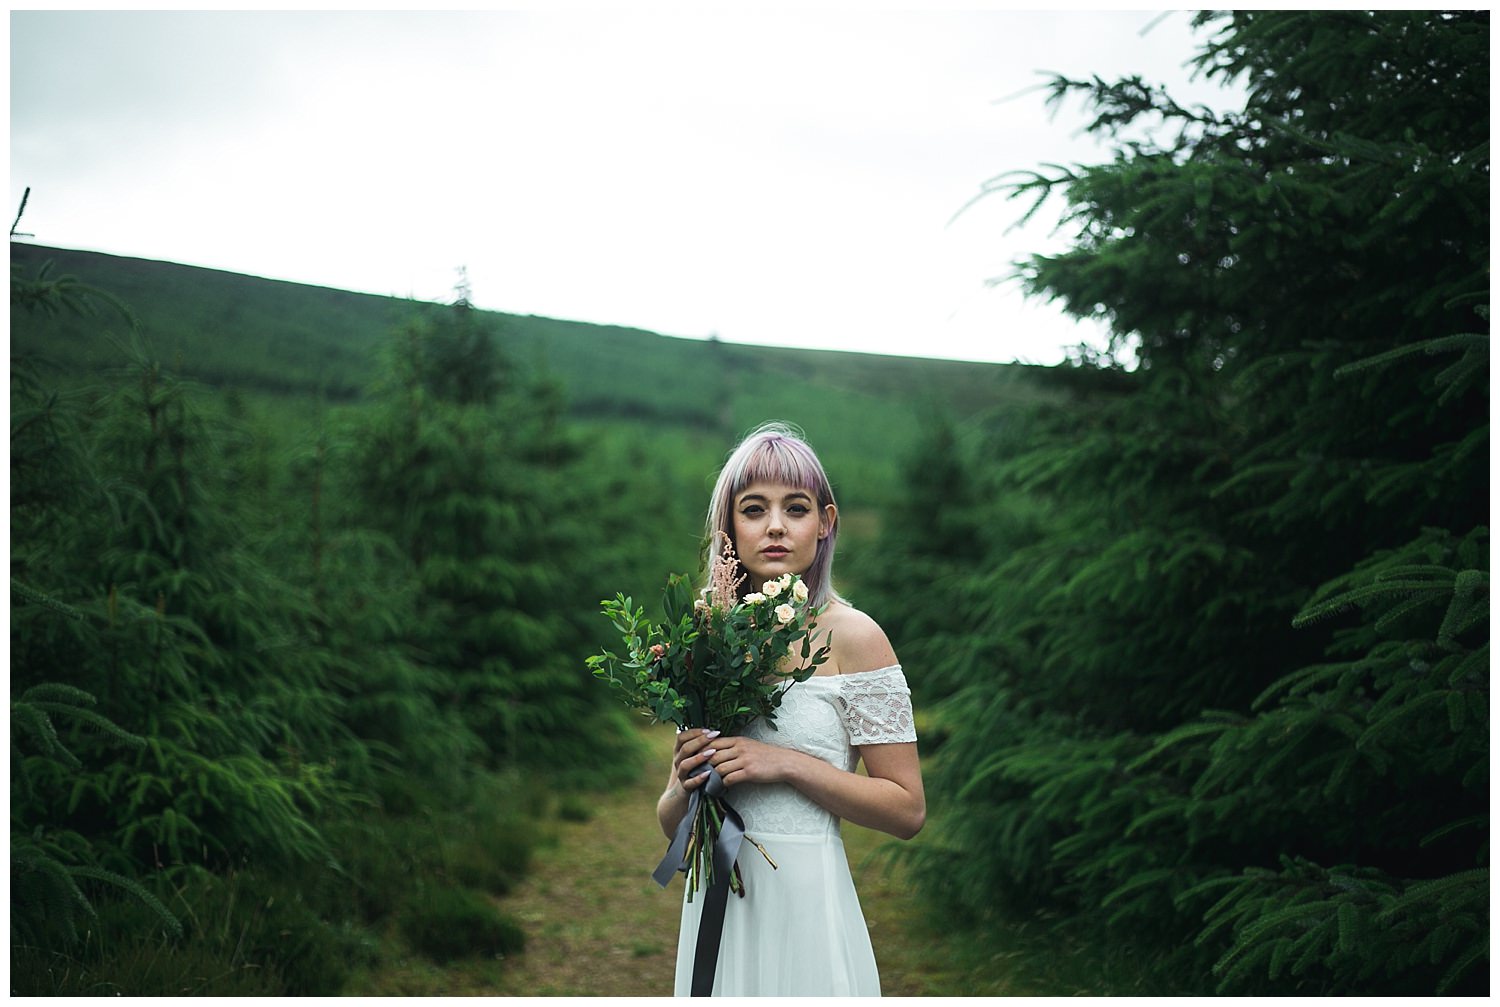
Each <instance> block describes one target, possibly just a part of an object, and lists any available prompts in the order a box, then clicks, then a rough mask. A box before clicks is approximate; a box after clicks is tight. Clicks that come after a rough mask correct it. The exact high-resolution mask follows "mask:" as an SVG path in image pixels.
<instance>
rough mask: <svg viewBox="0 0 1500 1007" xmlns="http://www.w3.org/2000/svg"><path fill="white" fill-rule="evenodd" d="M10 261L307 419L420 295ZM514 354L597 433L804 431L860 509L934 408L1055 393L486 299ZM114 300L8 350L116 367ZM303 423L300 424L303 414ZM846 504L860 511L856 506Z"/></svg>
mask: <svg viewBox="0 0 1500 1007" xmlns="http://www.w3.org/2000/svg"><path fill="white" fill-rule="evenodd" d="M11 263H12V268H13V270H18V271H19V274H20V275H22V276H26V277H33V276H36V275H37V273H38V271H39V270H41V269H42V268H43V266H44V264H49V263H50V265H48V266H47V268H48V269H49V274H48V275H50V276H53V277H61V276H69V275H70V276H73V277H76V278H77V279H78V280H79V281H80V282H82V283H85V284H87V285H89V286H91V287H94V288H97V289H99V290H102V291H105V292H107V293H108V294H111V295H113V296H114V297H117V298H118V299H119V300H120V301H121V302H123V303H124V304H125V305H127V306H128V307H129V309H130V310H131V311H132V312H133V313H134V315H135V317H136V319H137V320H138V323H139V328H140V331H141V333H142V334H143V336H144V337H145V339H146V340H147V341H148V345H149V346H150V348H151V352H152V354H153V355H154V356H155V357H156V358H157V359H160V360H161V361H163V363H165V364H166V365H167V366H169V367H171V368H172V369H174V370H175V371H177V372H178V373H180V374H181V375H183V376H185V377H188V378H191V379H193V380H195V381H197V382H199V383H200V384H203V385H206V386H208V387H209V388H212V389H217V390H220V391H230V390H233V391H235V392H236V393H237V394H238V395H239V396H240V397H241V398H243V399H245V400H248V401H251V402H259V403H262V404H263V405H264V404H267V403H274V406H269V407H268V408H271V409H272V410H273V411H275V412H279V413H282V414H283V416H288V415H298V416H301V417H302V418H304V419H305V417H306V415H307V413H306V410H307V409H309V408H311V407H312V406H314V405H315V404H316V403H318V402H323V403H334V404H337V403H339V402H352V401H354V400H357V399H359V398H360V397H361V396H362V395H363V393H364V391H365V389H366V388H367V387H368V386H369V385H370V383H371V382H372V381H373V380H374V379H375V378H376V376H377V374H378V372H379V369H380V356H381V351H382V347H383V346H384V345H385V343H386V342H387V341H388V340H389V339H390V338H391V336H392V334H393V333H394V332H395V331H396V330H397V329H398V328H399V326H400V325H401V324H402V323H403V322H404V321H406V320H408V319H410V318H411V317H412V316H413V315H414V314H415V313H417V312H418V311H419V310H421V309H422V308H423V305H421V304H419V303H417V302H413V301H408V300H404V299H401V298H394V297H382V296H377V295H372V294H359V293H352V292H349V291H343V290H333V289H329V288H325V287H316V286H310V285H307V284H301V283H290V282H285V281H280V280H268V279H262V278H258V277H252V276H244V275H240V274H237V273H229V272H224V271H221V270H214V269H203V268H199V267H194V266H183V265H178V264H175V263H169V262H158V261H151V260H145V259H136V258H127V257H122V256H115V255H105V254H102V253H98V252H85V251H71V250H65V249H57V248H47V247H44V246H39V245H28V244H23V243H17V242H12V243H11ZM483 314H485V315H486V316H488V317H491V318H492V319H493V320H494V321H495V323H496V324H497V328H498V331H499V333H500V337H501V343H502V345H503V346H504V347H505V349H506V351H507V353H508V354H509V355H510V356H511V358H512V359H513V360H515V361H517V362H518V363H520V364H522V365H525V366H529V367H531V368H532V369H534V370H538V371H545V372H547V373H548V374H550V375H551V376H553V377H554V378H555V379H556V380H558V381H559V382H560V383H561V385H562V386H563V388H564V389H565V395H566V398H567V402H568V408H569V412H570V413H571V414H572V416H573V417H574V418H575V419H577V420H578V421H580V423H581V424H582V425H583V426H584V428H585V429H587V430H590V431H592V432H593V433H595V434H596V435H597V436H599V437H602V438H620V439H622V440H641V439H643V440H641V444H642V447H643V448H644V449H645V450H647V451H652V452H660V451H670V452H672V453H674V454H675V455H678V456H680V457H679V461H680V462H681V463H682V464H684V466H686V467H693V466H697V467H699V468H701V469H702V470H703V471H708V470H710V469H711V468H712V467H713V465H714V464H715V463H716V462H717V461H719V460H721V459H722V457H723V453H724V452H725V451H726V450H727V449H728V448H729V446H730V445H731V444H732V442H733V440H734V439H735V438H736V437H737V436H738V435H739V434H741V433H743V432H744V431H745V430H746V429H748V428H749V427H751V426H753V425H755V424H756V423H758V422H760V421H762V420H766V419H771V418H777V419H786V420H790V421H792V422H795V423H797V424H799V425H800V426H802V427H803V428H804V429H805V430H806V431H807V432H808V435H809V438H810V439H811V440H812V441H813V443H815V444H816V445H818V447H819V449H820V451H821V452H822V453H823V454H824V457H825V460H826V462H827V464H828V465H829V467H830V470H831V471H833V472H834V473H835V475H836V477H837V478H838V479H839V481H840V482H841V483H843V484H845V485H847V486H850V487H853V488H856V489H857V491H858V492H857V497H858V498H862V502H863V504H865V505H873V504H875V503H877V502H879V500H880V499H882V498H884V497H885V496H886V495H887V493H888V492H889V488H890V485H891V481H892V479H893V477H894V465H895V462H896V460H897V459H898V458H900V457H901V456H902V455H903V454H904V453H905V452H906V451H907V450H909V448H910V446H911V445H912V443H913V434H914V432H915V428H916V426H917V424H918V422H919V421H920V419H921V418H923V417H924V416H926V415H929V414H933V413H938V412H942V413H946V414H947V415H949V416H952V417H954V418H958V419H963V418H966V417H971V416H974V415H976V414H978V413H981V412H983V411H985V410H988V409H991V408H993V407H995V406H996V405H997V404H1020V403H1024V402H1029V401H1033V400H1035V399H1036V398H1037V397H1038V396H1040V395H1044V394H1045V393H1044V392H1043V391H1041V389H1040V388H1039V387H1038V386H1037V384H1036V383H1035V382H1034V381H1032V380H1029V379H1028V375H1027V373H1026V372H1027V371H1028V368H1026V367H1023V366H1019V365H1004V364H985V363H966V362H959V361H947V360H924V359H920V358H914V357H894V356H882V355H877V354H864V353H845V352H833V351H824V350H797V349H787V348H778V347H759V346H746V345H738V344H728V343H723V342H718V341H712V340H708V341H704V340H693V339H682V338H674V337H670V336H662V335H658V334H656V333H652V332H646V331H643V330H640V329H632V328H625V327H620V326H609V325H592V324H587V323H583V322H571V321H564V320H559V319H552V318H542V317H538V316H535V315H512V314H505V313H500V312H484V313H483ZM125 329H126V325H125V324H124V323H123V321H122V320H121V319H120V318H119V317H118V316H111V315H110V314H109V313H107V312H106V313H104V314H101V315H99V316H97V317H80V316H77V315H66V314H64V315H58V316H53V317H50V318H42V319H38V318H37V317H36V316H34V315H17V314H16V313H15V312H14V311H13V314H12V336H11V338H12V352H13V353H28V354H34V355H37V356H39V357H41V358H43V359H44V360H46V361H48V362H49V363H50V364H51V365H53V366H54V367H55V368H56V370H57V372H58V373H59V374H60V375H61V376H62V378H63V380H68V381H72V380H76V379H78V378H81V377H86V376H89V375H94V374H97V373H99V372H101V371H103V370H106V369H108V368H111V367H114V366H116V365H118V364H119V363H120V362H121V355H120V351H119V349H118V348H117V347H116V346H114V345H113V344H112V343H111V341H110V340H109V338H108V335H107V334H108V333H109V332H111V331H113V332H114V333H115V334H116V335H119V334H122V333H123V332H124V330H125ZM299 422H300V421H299ZM851 516H853V515H851Z"/></svg>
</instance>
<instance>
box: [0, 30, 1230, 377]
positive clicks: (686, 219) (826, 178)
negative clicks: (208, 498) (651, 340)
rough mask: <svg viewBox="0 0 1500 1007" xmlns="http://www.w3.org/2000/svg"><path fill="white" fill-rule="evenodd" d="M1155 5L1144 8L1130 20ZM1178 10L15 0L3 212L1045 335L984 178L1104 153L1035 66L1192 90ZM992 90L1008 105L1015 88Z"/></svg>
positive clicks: (100, 242)
mask: <svg viewBox="0 0 1500 1007" xmlns="http://www.w3.org/2000/svg"><path fill="white" fill-rule="evenodd" d="M1148 26H1149V30H1146V29H1147V28H1148ZM1199 41H1201V38H1200V37H1199V36H1195V35H1194V33H1192V32H1191V31H1190V29H1189V14H1187V13H1172V14H1167V15H1160V14H1158V13H1156V12H1150V11H1142V12H1121V11H1110V12H1081V11H1057V12H1052V13H1031V12H1014V11H999V10H990V11H983V10H979V11H963V12H929V13H917V12H895V11H874V12H855V11H852V10H845V11H838V10H821V11H815V12H812V13H796V12H791V11H788V10H764V9H761V10H760V11H759V12H749V11H746V12H727V11H704V10H689V11H675V12H673V11H667V10H661V9H656V10H636V11H629V12H626V11H607V10H606V11H598V10H596V11H582V10H573V11H566V10H565V11H560V12H548V11H542V10H523V11H507V12H488V13H435V14H396V13H352V12H351V13H328V14H295V13H255V12H251V13H240V14H229V13H201V12H164V13H130V12H103V13H99V12H94V13H88V12H31V13H27V12H14V13H12V14H11V21H10V42H11V179H10V194H11V203H10V205H11V207H12V211H11V212H12V213H14V208H15V207H16V206H18V205H19V202H20V197H21V192H22V190H23V189H24V188H25V187H26V186H30V187H31V189H32V194H31V202H30V205H29V206H28V208H27V211H26V216H25V218H24V220H23V221H22V226H21V228H20V229H21V230H22V231H26V232H31V233H33V234H34V235H35V237H34V238H32V239H28V240H33V241H35V242H38V243H40V244H50V245H57V246H63V247H68V248H85V249H95V250H99V251H105V252H113V253H116V254H122V255H134V256H140V257H144V258H152V259H167V260H171V261H174V262H184V263H191V264H195V265H203V266H211V267H215V268H219V269H229V270H233V271H236V272H242V273H250V274H254V275H258V276H268V277H275V278H279V279H289V280H297V281H301V282H306V283H314V284H319V285H323V286H330V287H340V288H345V289H350V290H360V291H368V292H371V293H377V294H393V295H397V296H403V297H404V296H410V297H416V298H419V299H422V300H449V299H451V298H452V292H453V287H454V283H455V281H456V279H457V270H458V267H460V266H463V267H465V268H466V269H467V271H468V276H469V280H470V283H471V285H472V288H473V299H474V302H475V303H476V304H477V305H479V306H480V307H484V308H492V309H495V310H500V311H508V312H517V313H529V314H538V315H547V316H550V317H555V318H569V319H578V320H583V321H591V322H602V323H611V324H619V325H631V326H638V327H640V328H644V329H650V330H653V331H656V332H662V333H666V334H668V335H677V336H697V337H702V336H707V335H709V334H710V333H717V334H718V335H719V336H720V337H721V338H723V339H725V340H729V341H733V342H747V343H774V344H781V345H794V346H806V347H819V348H828V349H848V350H863V351H869V352H876V353H898V354H909V355H918V356H939V357H953V358H958V359H969V360H995V361H1010V360H1018V359H1019V360H1024V361H1030V362H1038V363H1052V362H1056V361H1058V360H1060V359H1062V357H1063V352H1064V351H1063V348H1064V347H1066V346H1068V345H1072V344H1075V343H1077V342H1078V341H1079V340H1080V339H1085V338H1096V336H1095V335H1094V332H1093V330H1092V329H1090V328H1084V327H1079V326H1077V325H1076V324H1075V323H1073V322H1072V321H1071V320H1069V319H1067V318H1065V317H1064V316H1063V315H1062V314H1061V313H1060V312H1059V311H1058V310H1057V309H1056V308H1055V307H1054V306H1050V305H1046V304H1043V303H1033V302H1027V301H1024V300H1023V299H1022V297H1021V295H1020V292H1019V290H1017V289H1016V287H1015V285H1014V284H1003V285H1000V286H998V287H997V286H991V285H988V284H987V282H986V281H987V280H989V279H991V278H995V277H1000V276H1004V275H1006V274H1007V273H1008V272H1009V267H1010V263H1011V262H1012V261H1013V260H1014V259H1016V258H1017V257H1019V256H1021V255H1022V254H1024V253H1027V252H1032V251H1045V250H1049V249H1054V248H1056V247H1058V245H1059V242H1060V241H1061V240H1062V238H1061V236H1054V235H1052V234H1051V231H1052V225H1053V224H1054V223H1055V221H1056V216H1057V215H1056V213H1055V212H1053V213H1051V214H1047V213H1044V214H1042V215H1041V218H1040V219H1039V220H1038V221H1036V222H1034V223H1033V224H1032V225H1030V226H1028V227H1027V228H1025V229H1022V230H1017V231H1013V232H1011V233H1007V229H1008V228H1010V227H1011V225H1012V224H1014V223H1015V222H1016V220H1017V219H1018V218H1019V216H1020V215H1021V212H1022V205H1021V204H1020V203H1019V202H1014V201H1010V202H1008V201H1006V200H1004V199H1001V198H998V197H991V198H988V199H986V200H983V201H981V202H980V203H978V204H976V205H975V206H973V207H972V208H971V209H969V210H968V211H966V212H965V213H963V214H962V215H960V216H959V217H958V218H957V219H956V220H952V222H951V223H950V220H951V218H953V216H954V214H955V212H956V211H957V210H958V209H959V208H960V207H962V206H963V205H964V203H965V202H967V201H968V200H969V199H970V198H971V197H972V196H974V195H975V193H976V192H978V191H979V189H980V187H981V185H982V184H983V183H984V182H985V181H986V180H987V179H989V178H992V177H994V176H997V175H1000V174H1002V173H1004V172H1007V171H1017V170H1024V169H1028V168H1033V167H1037V166H1039V165H1041V164H1042V163H1044V162H1048V161H1052V162H1089V161H1095V160H1099V159H1101V158H1107V157H1108V150H1107V149H1105V148H1104V147H1102V146H1100V145H1099V143H1098V142H1097V141H1095V140H1094V139H1093V138H1090V137H1086V136H1083V135H1081V133H1080V127H1081V126H1082V124H1083V122H1084V117H1083V110H1082V109H1081V107H1080V106H1079V105H1078V104H1076V103H1073V104H1070V105H1068V106H1065V107H1064V108H1062V109H1061V110H1060V111H1059V112H1058V113H1057V114H1056V115H1055V116H1053V115H1050V114H1049V112H1048V110H1047V109H1046V107H1045V106H1044V103H1043V96H1042V95H1041V94H1040V93H1030V94H1020V96H1019V97H1017V95H1018V94H1019V93H1020V92H1024V91H1026V90H1027V89H1029V88H1033V87H1035V86H1036V85H1037V84H1038V83H1040V82H1041V81H1042V80H1044V77H1043V75H1042V72H1045V71H1057V72H1062V73H1066V74H1069V75H1074V76H1087V75H1092V74H1098V75H1100V76H1103V77H1105V78H1110V77H1113V76H1117V75H1121V74H1128V73H1139V74H1141V75H1143V76H1145V77H1146V78H1147V79H1148V80H1152V81H1157V82H1162V83H1166V84H1168V85H1169V86H1171V87H1172V90H1173V93H1174V96H1179V100H1183V99H1186V100H1192V101H1205V102H1208V103H1210V104H1213V105H1215V106H1224V105H1227V104H1230V102H1229V98H1228V96H1227V93H1226V92H1224V91H1222V90H1221V89H1220V88H1219V86H1218V85H1216V84H1210V83H1207V82H1204V81H1201V80H1200V81H1196V82H1190V80H1189V78H1190V72H1189V70H1188V69H1187V68H1186V66H1185V64H1186V62H1187V61H1188V60H1189V59H1190V58H1191V56H1192V55H1193V54H1194V53H1195V52H1196V51H1197V48H1198V42H1199ZM1006 99H1008V100H1006Z"/></svg>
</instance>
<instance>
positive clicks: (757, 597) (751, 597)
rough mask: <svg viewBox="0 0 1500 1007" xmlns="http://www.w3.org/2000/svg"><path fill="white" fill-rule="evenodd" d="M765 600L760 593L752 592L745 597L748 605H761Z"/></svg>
mask: <svg viewBox="0 0 1500 1007" xmlns="http://www.w3.org/2000/svg"><path fill="white" fill-rule="evenodd" d="M765 600H766V596H765V595H763V594H761V593H760V592H759V591H751V592H750V593H749V594H747V595H745V604H746V605H759V604H760V603H761V602H763V601H765Z"/></svg>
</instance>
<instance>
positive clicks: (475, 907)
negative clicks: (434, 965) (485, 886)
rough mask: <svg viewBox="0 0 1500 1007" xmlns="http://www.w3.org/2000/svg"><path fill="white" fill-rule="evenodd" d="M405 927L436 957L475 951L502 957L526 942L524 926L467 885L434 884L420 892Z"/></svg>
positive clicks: (450, 957)
mask: <svg viewBox="0 0 1500 1007" xmlns="http://www.w3.org/2000/svg"><path fill="white" fill-rule="evenodd" d="M401 931H402V933H403V934H404V935H405V936H406V939H407V940H409V941H410V942H411V944H412V946H413V947H414V948H416V949H417V950H418V951H420V952H422V953H423V954H425V955H427V956H428V957H429V958H432V959H433V960H434V961H438V962H447V961H452V960H453V959H455V958H464V957H468V956H471V955H489V956H494V957H501V956H504V955H508V954H515V953H516V952H518V951H520V950H522V948H524V947H525V945H526V935H525V934H524V933H523V932H522V931H521V928H520V927H519V926H518V925H516V924H515V923H514V922H512V921H511V920H509V919H507V918H506V917H505V916H503V915H502V914H501V913H500V912H499V911H497V910H496V909H495V907H494V906H493V905H492V904H490V902H489V901H488V900H487V899H485V898H484V897H483V896H481V895H477V894H475V893H474V892H471V891H469V890H467V889H464V888H432V889H428V890H426V891H424V892H422V893H420V895H418V896H417V898H416V900H415V901H414V902H413V904H412V905H411V906H410V907H409V908H408V910H407V911H406V912H405V913H404V914H403V915H402V917H401Z"/></svg>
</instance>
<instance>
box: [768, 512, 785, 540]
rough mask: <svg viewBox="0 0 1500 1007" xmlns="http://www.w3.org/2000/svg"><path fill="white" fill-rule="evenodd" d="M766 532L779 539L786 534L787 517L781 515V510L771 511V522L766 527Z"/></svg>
mask: <svg viewBox="0 0 1500 1007" xmlns="http://www.w3.org/2000/svg"><path fill="white" fill-rule="evenodd" d="M766 531H767V532H768V533H769V534H771V535H774V536H778V537H779V536H781V535H784V534H786V520H785V516H784V515H783V514H782V513H781V511H780V510H772V511H771V521H770V524H768V525H767V526H766Z"/></svg>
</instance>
